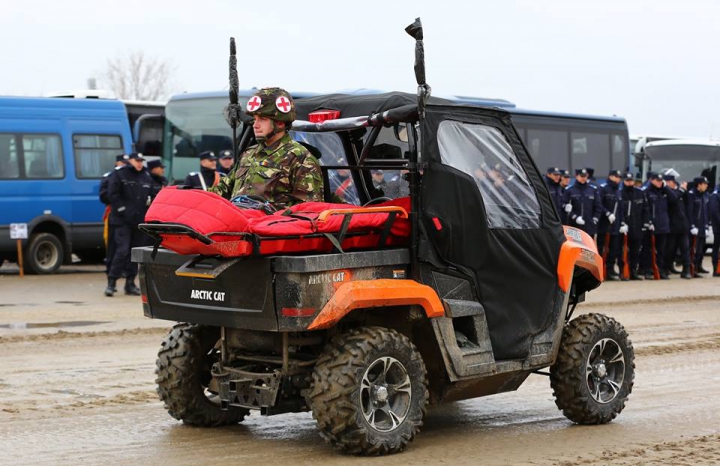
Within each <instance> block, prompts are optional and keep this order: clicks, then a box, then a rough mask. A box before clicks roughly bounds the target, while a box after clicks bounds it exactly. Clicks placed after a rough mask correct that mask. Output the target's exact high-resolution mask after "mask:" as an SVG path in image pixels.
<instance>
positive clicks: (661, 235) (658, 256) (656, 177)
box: [640, 173, 675, 280]
mask: <svg viewBox="0 0 720 466" xmlns="http://www.w3.org/2000/svg"><path fill="white" fill-rule="evenodd" d="M649 182H650V184H649V185H648V186H647V187H646V188H645V197H646V198H647V203H648V211H649V213H650V217H649V222H648V223H647V224H646V225H645V227H646V234H645V239H644V242H643V254H642V256H641V258H640V265H641V267H642V269H643V270H644V271H645V278H646V279H652V278H653V273H652V253H653V251H652V242H653V237H654V239H655V260H656V265H657V267H658V269H659V272H660V278H661V279H663V280H667V279H669V278H670V275H669V274H668V272H667V269H666V267H665V249H666V244H667V236H668V234H669V233H670V216H669V215H668V204H669V199H674V198H675V197H674V196H675V194H674V192H673V191H672V190H671V189H670V188H668V187H667V186H665V181H664V180H663V175H662V174H661V173H654V174H653V175H652V177H651V178H650V180H649Z"/></svg>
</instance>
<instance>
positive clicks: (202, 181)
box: [185, 150, 221, 191]
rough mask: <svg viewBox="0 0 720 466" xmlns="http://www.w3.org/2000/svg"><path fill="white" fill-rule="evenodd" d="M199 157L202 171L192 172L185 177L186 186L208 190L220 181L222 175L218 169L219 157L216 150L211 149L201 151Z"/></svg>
mask: <svg viewBox="0 0 720 466" xmlns="http://www.w3.org/2000/svg"><path fill="white" fill-rule="evenodd" d="M198 157H200V171H199V172H190V173H189V174H188V176H186V177H185V186H192V187H193V188H200V189H203V190H205V191H207V190H208V188H211V187H213V186H215V185H216V184H218V182H219V181H220V176H221V175H220V173H218V172H217V171H216V169H217V157H215V152H212V151H209V150H206V151H205V152H200V154H199V155H198Z"/></svg>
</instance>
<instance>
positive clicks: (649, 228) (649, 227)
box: [648, 223, 655, 231]
mask: <svg viewBox="0 0 720 466" xmlns="http://www.w3.org/2000/svg"><path fill="white" fill-rule="evenodd" d="M648 230H650V231H655V225H653V224H652V223H651V224H650V225H648Z"/></svg>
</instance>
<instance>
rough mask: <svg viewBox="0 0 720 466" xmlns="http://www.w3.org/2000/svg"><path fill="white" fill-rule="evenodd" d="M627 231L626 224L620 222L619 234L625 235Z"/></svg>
mask: <svg viewBox="0 0 720 466" xmlns="http://www.w3.org/2000/svg"><path fill="white" fill-rule="evenodd" d="M627 232H628V226H627V224H625V223H622V224H620V234H621V235H627Z"/></svg>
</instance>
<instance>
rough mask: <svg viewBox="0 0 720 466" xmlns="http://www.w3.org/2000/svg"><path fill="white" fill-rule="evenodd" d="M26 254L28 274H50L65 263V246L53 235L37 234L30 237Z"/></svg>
mask: <svg viewBox="0 0 720 466" xmlns="http://www.w3.org/2000/svg"><path fill="white" fill-rule="evenodd" d="M25 250H26V253H25V256H26V257H25V262H26V264H27V266H26V267H25V268H26V270H27V272H28V273H33V274H38V275H42V274H49V273H53V272H55V271H56V270H57V269H58V268H59V267H60V265H62V262H63V255H64V250H63V245H62V243H61V242H60V240H59V239H58V238H57V237H56V236H55V235H53V234H52V233H36V234H34V235H32V236H31V237H30V241H28V244H27V247H26V249H25Z"/></svg>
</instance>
